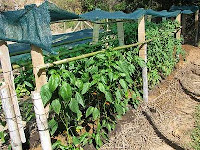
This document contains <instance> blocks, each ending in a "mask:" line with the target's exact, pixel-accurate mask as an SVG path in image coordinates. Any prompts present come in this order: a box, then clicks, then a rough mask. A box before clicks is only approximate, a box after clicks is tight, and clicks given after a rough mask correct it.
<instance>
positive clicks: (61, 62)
mask: <svg viewBox="0 0 200 150" xmlns="http://www.w3.org/2000/svg"><path fill="white" fill-rule="evenodd" d="M151 41H153V39H150V40H146V41H143V42H138V43H134V44H130V45H123V46H119V47H115V48H113V49H112V50H113V51H117V50H122V49H126V48H131V47H134V46H138V45H143V44H145V43H148V42H151ZM106 51H107V50H106V49H103V50H100V51H96V52H92V53H88V54H84V55H80V56H77V57H72V58H67V59H63V60H59V61H55V62H53V63H48V64H44V65H40V66H38V67H37V71H39V70H43V69H46V68H49V67H53V66H54V65H61V64H64V63H68V62H71V61H75V60H79V59H83V58H87V57H91V56H94V55H97V54H100V53H105V52H106Z"/></svg>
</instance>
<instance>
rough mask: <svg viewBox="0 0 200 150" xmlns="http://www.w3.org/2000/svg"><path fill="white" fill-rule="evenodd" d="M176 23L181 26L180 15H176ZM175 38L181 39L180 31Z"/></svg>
mask: <svg viewBox="0 0 200 150" xmlns="http://www.w3.org/2000/svg"><path fill="white" fill-rule="evenodd" d="M176 21H177V22H178V23H179V24H180V25H181V14H178V16H177V17H176ZM176 38H177V39H180V38H181V29H180V30H179V31H178V32H177V33H176Z"/></svg>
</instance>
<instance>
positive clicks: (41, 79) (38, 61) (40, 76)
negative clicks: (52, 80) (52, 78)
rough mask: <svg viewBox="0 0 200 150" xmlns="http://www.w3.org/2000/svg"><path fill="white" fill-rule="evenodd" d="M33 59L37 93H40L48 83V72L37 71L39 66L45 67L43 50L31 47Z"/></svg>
mask: <svg viewBox="0 0 200 150" xmlns="http://www.w3.org/2000/svg"><path fill="white" fill-rule="evenodd" d="M31 58H32V64H33V73H34V75H35V83H36V91H37V92H40V89H41V87H42V86H43V85H44V84H46V83H47V79H46V71H45V70H40V71H39V72H38V70H37V67H38V66H40V65H44V57H43V53H42V49H41V48H39V47H37V46H35V45H31Z"/></svg>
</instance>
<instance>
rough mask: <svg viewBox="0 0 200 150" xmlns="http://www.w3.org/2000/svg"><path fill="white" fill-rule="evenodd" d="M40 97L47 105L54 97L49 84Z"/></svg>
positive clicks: (42, 90) (45, 86)
mask: <svg viewBox="0 0 200 150" xmlns="http://www.w3.org/2000/svg"><path fill="white" fill-rule="evenodd" d="M40 95H41V98H42V102H43V104H44V105H46V104H47V103H48V102H49V100H50V99H51V97H52V93H51V91H50V89H49V84H48V83H47V84H45V85H43V86H42V88H41V91H40Z"/></svg>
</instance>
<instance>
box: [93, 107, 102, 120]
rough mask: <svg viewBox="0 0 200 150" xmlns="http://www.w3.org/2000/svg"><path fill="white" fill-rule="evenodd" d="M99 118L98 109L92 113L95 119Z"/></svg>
mask: <svg viewBox="0 0 200 150" xmlns="http://www.w3.org/2000/svg"><path fill="white" fill-rule="evenodd" d="M99 116H100V112H99V109H98V108H94V110H93V113H92V117H93V119H94V120H96V119H97V118H98V117H99Z"/></svg>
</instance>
